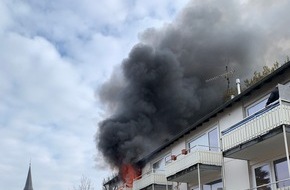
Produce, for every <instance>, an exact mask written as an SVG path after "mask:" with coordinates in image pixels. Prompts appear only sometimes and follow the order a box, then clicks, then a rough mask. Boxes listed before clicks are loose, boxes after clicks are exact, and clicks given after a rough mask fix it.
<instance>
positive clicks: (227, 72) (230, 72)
mask: <svg viewBox="0 0 290 190" xmlns="http://www.w3.org/2000/svg"><path fill="white" fill-rule="evenodd" d="M226 62H227V65H226V72H225V73H223V74H220V75H217V76H215V77H212V78H209V79H207V80H205V82H211V81H214V80H217V79H219V78H225V79H226V80H227V85H228V86H227V87H228V90H229V89H230V77H231V76H232V75H233V74H234V72H235V70H233V69H231V70H230V69H229V66H228V63H229V60H228V59H226Z"/></svg>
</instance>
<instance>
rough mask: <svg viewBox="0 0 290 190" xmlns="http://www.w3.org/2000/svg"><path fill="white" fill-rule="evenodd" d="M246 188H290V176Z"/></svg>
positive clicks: (264, 189)
mask: <svg viewBox="0 0 290 190" xmlns="http://www.w3.org/2000/svg"><path fill="white" fill-rule="evenodd" d="M246 190H290V178H287V179H283V180H280V181H275V182H273V183H268V184H263V185H259V186H256V187H253V188H250V189H246Z"/></svg>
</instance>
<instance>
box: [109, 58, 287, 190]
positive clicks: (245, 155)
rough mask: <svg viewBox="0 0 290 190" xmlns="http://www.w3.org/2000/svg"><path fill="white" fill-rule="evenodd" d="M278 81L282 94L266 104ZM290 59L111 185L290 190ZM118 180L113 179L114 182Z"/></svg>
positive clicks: (141, 189) (156, 189) (137, 189)
mask: <svg viewBox="0 0 290 190" xmlns="http://www.w3.org/2000/svg"><path fill="white" fill-rule="evenodd" d="M276 86H277V88H278V92H279V97H278V99H277V100H275V101H274V102H272V103H271V104H269V105H267V106H266V102H267V100H268V99H269V96H270V94H271V92H272V91H273V89H275V88H276ZM289 145H290V62H288V63H285V64H284V65H282V66H281V67H279V68H278V69H277V70H275V71H274V72H273V73H271V74H270V75H268V76H266V77H265V78H264V79H262V80H261V81H259V82H257V83H256V84H254V85H253V86H251V87H250V88H248V89H246V90H244V91H243V92H242V93H241V94H239V95H237V96H236V97H234V98H233V99H231V100H229V101H228V102H225V103H224V104H223V105H221V106H220V107H219V108H217V109H216V110H214V111H213V112H211V113H209V114H208V115H206V116H205V117H203V118H202V119H200V120H199V121H197V122H196V123H195V124H194V125H192V126H190V127H189V128H188V129H187V130H185V131H183V132H181V133H180V134H178V135H176V136H175V137H174V138H173V139H171V140H170V141H168V142H167V143H166V144H164V145H162V146H160V147H159V148H158V149H156V150H154V151H153V152H152V153H151V154H150V155H148V156H147V157H144V159H142V160H140V163H142V165H144V167H143V168H142V175H141V176H139V177H138V178H136V179H135V180H134V182H133V185H132V186H130V187H128V186H126V185H124V184H121V182H120V181H118V182H116V181H114V180H113V179H112V180H109V181H107V182H106V183H105V184H104V185H105V186H106V187H108V188H107V189H118V188H119V189H130V190H151V189H152V190H161V189H164V190H171V189H180V190H221V189H223V190H252V189H253V190H254V189H255V190H256V189H257V190H270V189H273V190H290V167H289V165H290V161H289ZM112 181H114V185H112V184H113V183H112Z"/></svg>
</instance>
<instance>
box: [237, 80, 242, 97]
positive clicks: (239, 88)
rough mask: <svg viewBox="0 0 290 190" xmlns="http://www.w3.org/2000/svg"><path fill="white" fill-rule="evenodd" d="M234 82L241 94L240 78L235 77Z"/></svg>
mask: <svg viewBox="0 0 290 190" xmlns="http://www.w3.org/2000/svg"><path fill="white" fill-rule="evenodd" d="M236 84H237V90H238V94H241V81H240V79H236Z"/></svg>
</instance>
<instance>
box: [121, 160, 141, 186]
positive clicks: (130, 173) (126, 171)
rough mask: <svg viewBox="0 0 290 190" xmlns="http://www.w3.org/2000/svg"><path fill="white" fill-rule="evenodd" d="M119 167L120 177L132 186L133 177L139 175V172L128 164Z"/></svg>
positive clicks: (127, 184)
mask: <svg viewBox="0 0 290 190" xmlns="http://www.w3.org/2000/svg"><path fill="white" fill-rule="evenodd" d="M121 169H122V171H121V175H122V179H123V181H124V182H125V184H126V186H127V187H132V186H133V181H134V179H135V178H137V177H138V176H140V172H138V170H137V169H136V168H134V167H133V166H132V165H130V164H124V165H123V166H122V168H121Z"/></svg>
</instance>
